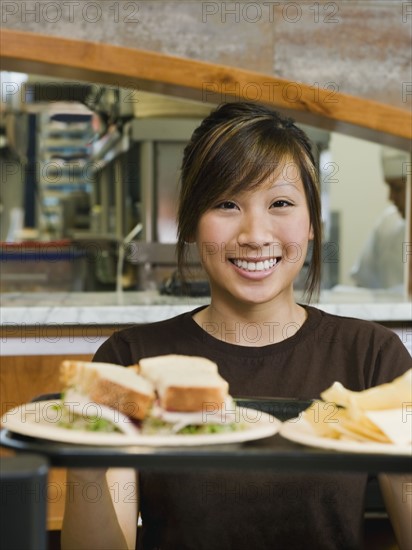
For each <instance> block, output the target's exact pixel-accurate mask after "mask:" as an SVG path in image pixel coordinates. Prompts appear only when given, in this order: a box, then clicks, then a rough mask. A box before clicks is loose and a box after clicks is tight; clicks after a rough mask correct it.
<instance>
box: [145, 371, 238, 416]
mask: <svg viewBox="0 0 412 550" xmlns="http://www.w3.org/2000/svg"><path fill="white" fill-rule="evenodd" d="M156 389H157V393H158V396H159V401H160V406H161V407H162V408H164V409H166V410H168V411H176V412H196V411H206V410H210V407H211V406H213V409H214V410H216V408H218V409H221V408H222V407H223V405H224V403H225V400H226V398H227V396H228V390H229V384H228V383H227V382H226V380H224V379H223V378H222V377H221V376H219V374H216V373H214V374H213V373H203V372H193V373H187V372H186V373H185V375H184V376H180V375H176V374H175V373H169V374H166V375H165V376H163V377H160V379H159V381H158V383H157V386H156Z"/></svg>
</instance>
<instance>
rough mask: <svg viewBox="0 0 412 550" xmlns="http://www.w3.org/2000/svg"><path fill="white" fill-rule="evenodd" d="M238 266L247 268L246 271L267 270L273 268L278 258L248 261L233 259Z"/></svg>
mask: <svg viewBox="0 0 412 550" xmlns="http://www.w3.org/2000/svg"><path fill="white" fill-rule="evenodd" d="M231 261H232V262H233V263H234V264H235V266H236V267H239V268H240V269H245V270H246V271H267V270H268V269H271V268H272V267H273V266H275V265H276V263H277V258H271V259H270V260H263V261H259V262H247V261H246V260H237V259H233V260H231Z"/></svg>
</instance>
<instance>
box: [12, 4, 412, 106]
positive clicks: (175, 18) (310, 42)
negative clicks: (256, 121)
mask: <svg viewBox="0 0 412 550" xmlns="http://www.w3.org/2000/svg"><path fill="white" fill-rule="evenodd" d="M1 12H2V26H3V27H4V28H14V29H21V30H26V31H31V32H38V33H43V34H49V35H59V36H66V37H69V38H79V39H84V40H90V41H96V42H107V43H111V44H118V45H122V46H128V47H131V48H143V49H147V50H154V51H158V52H164V53H169V54H174V55H178V56H183V57H189V58H195V59H203V60H207V61H212V62H215V63H223V64H227V65H232V66H238V67H243V68H245V69H251V70H255V71H260V72H265V73H268V74H274V75H277V76H280V77H285V78H288V79H291V80H294V81H296V82H305V83H307V84H311V85H313V89H314V94H316V90H317V89H318V88H319V87H320V88H329V89H331V90H332V91H333V90H339V91H340V92H346V93H349V94H353V95H358V96H362V97H367V98H370V99H376V100H377V101H381V102H383V103H387V104H391V105H395V106H399V107H403V108H406V104H407V103H408V104H409V105H410V101H411V95H408V93H409V94H412V91H411V87H410V86H411V80H412V77H411V51H410V41H411V35H412V24H411V22H412V6H411V2H405V1H398V0H363V1H356V0H336V1H333V2H330V1H327V0H321V1H318V2H314V1H312V0H310V1H297V2H296V1H295V2H291V1H282V0H281V1H277V2H247V1H241V2H213V1H212V2H205V1H199V0H192V1H161V0H152V1H143V2H137V1H135V2H130V1H126V0H120V1H109V0H95V1H93V2H92V1H88V0H82V1H81V2H78V1H77V2H75V1H64V0H60V1H50V2H49V1H48V0H44V1H42V2H37V1H34V0H26V1H19V0H17V1H12V2H10V1H3V2H2V5H1ZM56 55H57V56H58V52H56ZM225 93H226V90H222V96H224V94H225ZM251 93H253V94H254V93H255V91H254V90H253V88H251ZM223 99H224V97H223ZM250 99H256V98H252V97H251V98H250Z"/></svg>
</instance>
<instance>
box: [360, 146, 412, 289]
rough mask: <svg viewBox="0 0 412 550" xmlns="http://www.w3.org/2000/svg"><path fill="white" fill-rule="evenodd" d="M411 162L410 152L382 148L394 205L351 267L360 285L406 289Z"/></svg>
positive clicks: (383, 216) (385, 170) (379, 221)
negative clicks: (408, 166) (405, 273)
mask: <svg viewBox="0 0 412 550" xmlns="http://www.w3.org/2000/svg"><path fill="white" fill-rule="evenodd" d="M408 164H410V156H409V155H408V153H406V152H404V151H399V150H397V149H392V148H390V147H384V148H383V150H382V170H383V176H384V179H385V182H386V184H387V185H388V187H389V200H390V201H391V203H392V204H390V205H389V206H388V207H387V208H385V210H384V212H383V213H382V215H381V216H380V218H379V220H378V222H377V223H376V225H375V227H374V228H373V230H372V232H371V234H370V235H369V237H368V239H367V241H366V243H365V245H364V248H363V250H362V252H361V254H360V256H359V258H358V260H357V261H356V263H355V265H354V266H353V268H352V270H351V277H352V278H353V280H354V281H355V282H356V284H357V286H361V287H365V288H374V289H392V290H395V291H396V290H399V291H402V290H403V283H404V266H405V264H404V262H403V247H404V243H405V230H406V221H405V216H406V173H407V165H408Z"/></svg>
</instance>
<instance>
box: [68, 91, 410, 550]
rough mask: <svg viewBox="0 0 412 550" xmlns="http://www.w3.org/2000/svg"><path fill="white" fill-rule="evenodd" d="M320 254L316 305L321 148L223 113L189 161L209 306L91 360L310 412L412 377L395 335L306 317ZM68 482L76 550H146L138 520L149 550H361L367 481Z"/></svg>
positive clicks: (256, 474) (404, 527) (398, 491)
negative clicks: (300, 292)
mask: <svg viewBox="0 0 412 550" xmlns="http://www.w3.org/2000/svg"><path fill="white" fill-rule="evenodd" d="M311 240H313V254H312V258H311V264H310V267H309V273H308V279H307V295H308V298H309V299H310V296H311V295H312V294H315V295H316V294H317V292H318V289H319V277H320V271H321V243H322V239H321V216H320V197H319V191H318V173H317V169H316V164H315V160H314V157H313V154H312V150H311V144H310V142H309V140H308V138H307V136H306V134H305V133H304V132H303V131H302V130H301V129H300V128H299V127H298V126H296V125H295V124H294V122H293V121H292V120H291V119H288V118H284V117H282V116H280V115H279V114H278V113H276V112H275V111H272V110H271V109H268V108H266V107H264V106H262V105H258V104H254V103H243V102H241V103H236V102H234V103H229V104H224V105H222V106H220V107H219V108H217V109H216V110H215V111H213V112H212V113H211V114H210V115H209V116H208V117H207V118H206V119H205V120H204V121H203V123H202V124H201V125H200V126H199V127H198V128H197V129H196V130H195V131H194V133H193V136H192V138H191V140H190V142H189V143H188V145H187V146H186V148H185V152H184V155H183V164H182V173H181V189H180V200H179V212H178V242H177V256H178V264H179V267H180V268H181V269H183V267H184V266H185V265H186V261H185V258H186V256H187V253H188V250H187V249H188V246H187V244H188V243H196V246H197V248H198V250H199V255H200V257H201V259H202V264H203V267H204V269H205V271H206V273H207V275H208V280H209V283H210V289H211V302H210V304H208V305H204V306H201V307H197V308H196V309H194V310H193V311H190V312H186V313H183V314H181V315H178V316H176V317H173V318H171V319H167V320H163V321H158V322H156V323H150V324H140V325H134V326H132V327H130V328H127V329H125V330H121V331H118V332H116V333H115V334H113V336H111V337H110V338H109V339H108V340H107V341H106V342H105V343H104V344H103V345H102V346H101V347H100V348H99V350H98V351H97V352H96V354H95V356H94V360H95V361H97V362H99V361H101V362H109V363H117V364H119V365H125V366H127V365H132V364H135V363H137V362H139V361H140V360H141V359H142V358H143V357H153V356H156V355H164V354H170V353H180V354H184V355H200V356H203V357H206V358H209V359H211V360H212V361H215V362H216V363H217V364H218V368H219V373H220V374H221V376H222V377H223V378H225V379H226V380H227V381H228V383H229V388H230V393H231V395H232V396H234V397H240V396H245V397H247V396H249V397H252V396H255V397H259V396H260V397H267V396H272V397H279V396H282V397H290V398H300V399H303V400H307V399H316V398H319V395H320V393H321V392H322V391H323V390H325V389H326V388H327V387H328V386H330V385H331V384H332V383H333V382H334V381H339V382H341V383H342V384H343V385H344V386H346V387H347V388H349V389H351V390H354V391H360V390H364V389H366V388H369V387H372V386H377V385H380V384H382V383H385V382H390V381H392V380H393V379H394V378H396V377H397V376H399V375H401V374H402V373H404V372H406V371H407V370H408V369H409V368H411V366H412V359H411V357H410V356H409V353H408V352H407V350H406V348H405V346H404V345H403V344H402V342H401V340H400V339H399V337H398V336H397V335H396V334H394V333H393V332H392V331H390V330H389V329H387V328H385V327H383V326H381V325H378V324H376V323H372V322H369V321H364V320H360V319H352V318H347V317H339V316H337V315H331V314H328V313H327V312H325V311H322V310H320V309H318V308H316V307H313V306H309V305H306V304H300V303H297V302H296V301H295V297H294V292H293V284H294V280H295V279H296V277H297V276H298V274H299V272H300V271H301V269H302V267H303V264H304V261H305V257H306V252H307V249H308V244H309V241H311ZM251 326H252V327H253V328H254V329H255V331H257V333H258V338H255V336H256V332H254V335H253V336H252V335H251V334H250V333H249V332H248V328H250V327H251ZM410 481H411V480H410V479H409V477H407V476H392V475H390V476H389V475H387V476H385V477H384V478H382V482H383V485H382V487H383V490H384V494H385V501H386V504H387V507H388V512H389V514H390V516H391V518H392V519H393V522H394V528H395V530H396V533H397V536H398V539H399V545H400V548H401V550H406V549H407V548H408V550H409V548H410V547H411V541H412V534H411V528H410V521H409V520H410V513H411V504H412V503H411V500H410V499H408V500H407V501H406V502H405V501H403V500H402V488H404V487H405V484H406V483H410ZM67 482H68V483H70V484H71V485H70V487H71V488H73V491H70V494H69V491H68V492H67V499H66V507H65V515H64V520H63V529H62V539H61V542H62V549H63V550H69V549H70V550H71V549H75V550H81V549H87V550H91V549H94V548H100V549H102V548H106V549H110V550H114V549H117V548H123V549H124V548H128V549H134V548H135V542H136V535H137V528H136V525H137V513H138V510H139V509H140V512H141V517H142V528H141V530H140V533H139V536H138V541H137V543H138V548H139V550H232V549H233V550H234V549H236V550H250V549H251V548H253V549H254V550H271V549H281V550H283V549H286V548H288V549H293V548H294V549H308V550H312V549H313V550H315V549H323V550H357V549H359V548H362V546H363V544H362V542H363V541H362V539H363V535H362V526H363V514H364V494H365V487H366V482H367V474H366V473H365V474H363V473H345V472H333V473H331V472H315V473H314V472H309V471H307V472H295V473H292V472H291V473H278V472H276V471H273V470H258V471H254V470H238V469H236V468H233V469H228V470H226V469H216V468H213V466H210V468H205V469H199V468H192V469H191V468H187V469H177V470H176V469H173V468H170V469H168V470H167V471H163V470H162V471H160V470H150V469H145V470H142V471H140V472H138V473H137V474H136V472H134V471H130V470H129V471H128V470H116V469H113V468H112V469H109V470H108V471H107V472H106V471H104V470H101V469H99V468H98V467H96V468H94V469H90V470H76V469H71V470H69V471H68V478H67ZM90 483H92V484H94V486H96V484H97V485H98V486H99V487H100V492H99V498H98V499H97V500H96V499H94V500H90V499H87V487H88V485H89V484H90ZM114 488H115V490H113V489H114ZM132 488H136V498H133V499H131V498H130V490H131V489H132ZM119 492H120V493H119ZM137 493H138V496H137ZM114 497H115V498H114Z"/></svg>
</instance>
